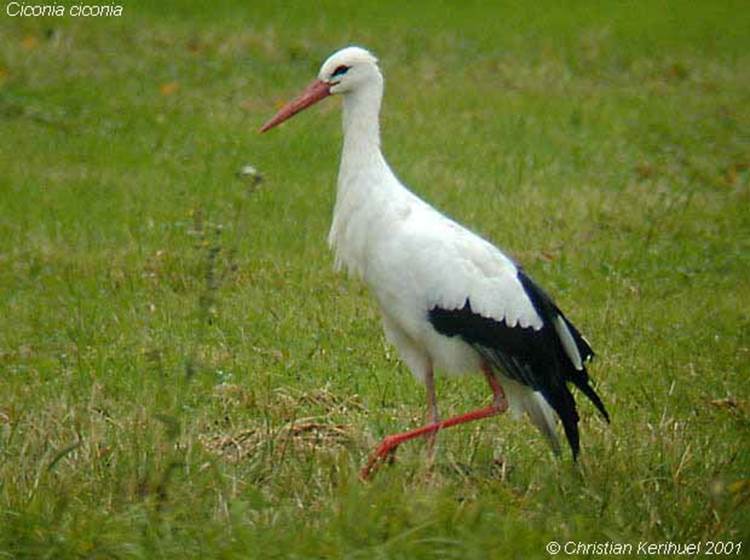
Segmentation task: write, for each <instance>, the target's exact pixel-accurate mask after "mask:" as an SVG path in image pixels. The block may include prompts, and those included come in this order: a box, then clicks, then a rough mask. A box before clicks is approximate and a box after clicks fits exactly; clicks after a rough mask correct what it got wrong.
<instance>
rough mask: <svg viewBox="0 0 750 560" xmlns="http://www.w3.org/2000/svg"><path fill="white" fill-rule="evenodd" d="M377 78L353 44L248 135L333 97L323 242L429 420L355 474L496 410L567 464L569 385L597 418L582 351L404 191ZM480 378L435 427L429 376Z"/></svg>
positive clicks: (545, 310)
mask: <svg viewBox="0 0 750 560" xmlns="http://www.w3.org/2000/svg"><path fill="white" fill-rule="evenodd" d="M383 90H384V79H383V75H382V73H381V71H380V68H379V65H378V59H377V58H376V57H375V56H374V55H373V54H372V53H371V52H370V51H368V50H366V49H364V48H362V47H360V46H347V47H345V48H343V49H341V50H338V51H336V52H334V53H333V54H332V55H330V56H329V57H328V58H327V59H326V60H325V62H324V63H323V65H322V66H321V68H320V71H319V73H318V76H317V78H316V79H315V80H314V81H312V83H310V84H309V85H308V86H307V87H306V88H305V89H304V91H302V93H301V94H300V95H298V96H297V97H296V98H294V99H293V100H292V101H290V102H288V103H287V104H285V105H284V106H283V107H281V109H279V110H278V112H277V113H276V114H275V115H274V116H273V117H272V118H271V119H270V120H268V121H267V122H266V123H265V124H264V125H263V126H262V127H261V128H260V130H259V132H261V133H262V132H266V131H268V130H270V129H272V128H274V127H276V126H278V125H280V124H281V123H283V122H284V121H286V120H287V119H289V118H291V117H292V116H294V115H296V114H297V113H299V112H300V111H303V110H304V109H306V108H308V107H310V106H311V105H313V104H315V103H317V102H319V101H321V100H323V99H325V98H327V97H330V96H341V98H342V100H343V101H342V110H343V116H342V123H343V145H342V149H341V162H340V166H339V173H338V181H337V188H336V201H335V204H334V209H333V219H332V223H331V228H330V232H329V235H328V242H329V245H330V247H331V248H332V250H333V253H334V263H335V264H334V266H335V268H336V269H337V270H340V269H342V268H343V269H346V271H347V272H348V273H349V274H350V275H352V276H354V277H358V278H360V279H361V280H363V281H364V283H365V284H366V285H367V286H368V288H369V291H370V292H371V293H372V295H373V296H374V298H375V300H376V301H377V304H378V306H379V308H380V312H381V316H382V325H383V330H384V332H385V337H386V339H387V340H388V341H389V342H390V343H391V344H392V345H393V346H395V347H396V349H397V351H398V354H399V356H400V358H401V360H402V362H404V363H405V365H406V366H407V368H408V369H409V370H410V371H411V373H412V374H413V376H414V377H415V378H416V379H417V380H418V381H420V382H422V383H423V384H424V387H425V391H426V399H427V416H428V418H429V422H428V423H427V424H425V425H424V426H422V427H420V428H416V429H412V430H409V431H405V432H401V433H397V434H393V435H389V436H387V437H385V438H384V439H383V440H382V442H381V443H380V444H379V445H378V446H377V447H376V448H375V450H374V452H373V453H372V454H371V455H370V457H369V459H368V461H367V463H366V464H365V465H364V467H363V468H362V469H361V471H360V476H361V478H362V479H368V478H370V477H371V476H372V475H373V473H374V472H375V471H376V469H377V468H378V467H379V466H380V465H381V464H382V463H383V462H385V461H386V460H389V459H393V457H394V454H395V451H396V449H397V448H398V447H399V446H400V445H401V444H403V443H404V442H406V441H409V440H412V439H415V438H419V437H426V438H427V439H428V442H429V446H430V449H432V445H433V443H434V440H435V436H436V434H437V433H438V432H439V431H440V430H443V429H446V428H450V427H451V426H455V425H459V424H463V423H466V422H472V421H476V420H480V419H483V418H488V417H491V416H496V415H499V414H501V413H504V412H506V411H508V410H509V411H511V413H512V414H513V415H514V416H515V417H519V416H522V415H523V414H524V413H525V414H526V415H527V416H528V418H529V419H530V420H531V422H532V423H533V424H534V425H535V426H536V427H537V428H538V430H539V431H540V432H541V434H543V436H544V437H545V438H546V439H547V440H548V441H549V443H550V445H551V447H552V449H553V451H554V452H555V453H556V454H558V455H559V454H560V452H561V451H560V443H559V440H558V437H557V432H556V419H555V415H556V416H557V417H558V418H559V420H560V422H561V423H562V427H563V431H564V434H565V436H566V438H567V441H568V444H569V446H570V449H571V452H572V456H573V460H574V461H575V460H576V458H577V457H578V454H579V450H580V442H579V430H578V422H579V415H578V411H577V406H576V401H575V398H574V396H573V393H572V392H571V390H570V387H569V385H571V384H572V386H574V387H576V388H577V389H578V390H580V391H581V392H582V393H583V394H584V395H585V396H586V397H588V399H589V400H590V401H591V402H592V403H593V404H594V406H595V407H596V409H598V411H599V412H600V414H601V416H602V417H603V418H604V419H605V420H606V421H607V422H609V421H610V417H609V413H608V412H607V409H606V408H605V406H604V403H603V402H602V400H601V398H600V397H599V395H598V394H597V392H596V391H595V390H594V388H593V387H592V385H591V383H590V378H589V375H588V372H587V369H586V366H587V364H588V362H589V361H590V360H591V359H592V358H593V357H594V351H593V350H592V348H591V345H590V344H589V342H588V341H587V340H586V339H585V338H584V337H583V335H582V334H581V333H580V331H579V330H578V328H576V327H575V325H574V324H573V323H572V322H571V321H570V320H569V319H568V318H567V317H566V316H565V315H564V314H563V312H562V311H561V310H560V308H559V307H558V306H557V304H556V303H555V302H554V301H553V299H552V297H551V296H550V295H549V294H548V293H547V292H546V291H544V290H543V289H542V288H541V287H540V286H539V284H537V283H536V282H535V281H534V280H532V278H531V277H530V276H529V275H528V274H527V273H526V271H525V270H524V269H523V268H522V267H521V266H520V265H519V264H517V263H516V262H515V261H514V260H513V259H512V258H510V257H508V256H507V255H506V254H505V253H503V252H502V251H501V250H500V249H498V248H497V247H496V246H495V245H493V244H492V243H490V242H489V241H487V240H486V239H484V238H483V237H481V236H480V235H478V234H476V233H474V232H473V231H471V230H469V229H467V228H465V227H464V226H462V225H460V224H459V223H457V222H456V221H454V220H453V219H451V218H449V217H448V216H446V215H444V214H443V213H441V212H440V211H438V210H437V209H435V208H434V207H433V206H432V205H430V204H428V203H427V202H425V201H424V200H422V199H421V198H420V197H419V196H417V195H416V194H415V193H414V192H413V191H411V190H410V189H409V188H407V187H406V186H405V185H404V184H403V183H402V182H401V181H400V180H399V179H398V177H397V176H396V175H395V174H394V172H393V171H392V170H391V168H390V166H389V165H388V163H387V162H386V160H385V157H384V156H383V153H382V150H381V142H380V107H381V102H382V98H383ZM436 371H437V372H440V373H443V374H448V375H463V374H470V373H476V374H481V375H483V376H484V377H485V379H486V380H487V383H488V385H489V388H490V390H491V392H492V402H491V403H490V404H489V405H487V406H484V407H480V408H477V409H475V410H472V411H470V412H467V413H464V414H460V415H457V416H453V417H450V418H446V419H441V416H440V414H439V410H438V404H437V396H436V391H435V372H436Z"/></svg>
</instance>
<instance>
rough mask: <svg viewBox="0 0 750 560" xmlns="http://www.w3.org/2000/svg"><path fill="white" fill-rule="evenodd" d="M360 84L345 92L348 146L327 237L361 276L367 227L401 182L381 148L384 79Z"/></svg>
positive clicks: (340, 257)
mask: <svg viewBox="0 0 750 560" xmlns="http://www.w3.org/2000/svg"><path fill="white" fill-rule="evenodd" d="M376 78H377V79H372V80H371V81H369V82H367V83H365V84H362V86H361V87H360V88H359V89H357V90H356V91H352V92H349V93H347V94H345V95H344V115H343V126H344V146H343V150H342V153H341V167H340V169H339V179H338V189H337V193H336V206H335V208H334V210H333V223H332V224H331V231H330V233H329V236H328V241H329V243H330V244H331V245H332V246H333V248H334V251H335V252H336V263H337V266H340V265H342V264H343V265H346V266H347V268H348V269H349V270H350V271H352V272H354V273H356V274H359V275H362V273H363V268H362V265H363V263H364V262H365V260H366V259H365V258H364V253H363V251H364V250H365V244H366V240H367V235H366V234H367V232H366V229H365V228H368V227H377V222H378V221H379V220H380V219H382V217H383V212H384V206H385V205H384V199H385V198H387V197H388V196H389V193H390V192H391V189H393V187H394V185H398V181H396V179H395V177H394V176H393V173H392V172H391V170H390V168H389V167H388V164H387V163H386V162H385V159H384V158H383V155H382V153H381V152H380V123H379V117H380V101H381V99H382V97H383V81H382V78H381V77H380V75H379V74H378V75H377V76H376Z"/></svg>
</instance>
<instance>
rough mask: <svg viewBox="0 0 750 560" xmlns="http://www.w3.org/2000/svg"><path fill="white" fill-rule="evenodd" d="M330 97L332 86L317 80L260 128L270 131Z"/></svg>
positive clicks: (263, 130)
mask: <svg viewBox="0 0 750 560" xmlns="http://www.w3.org/2000/svg"><path fill="white" fill-rule="evenodd" d="M329 95H331V86H329V85H328V84H327V83H325V82H323V81H321V80H315V81H314V82H313V83H311V84H310V85H309V86H307V87H306V88H305V91H303V92H302V93H301V94H300V95H299V96H298V97H297V98H296V99H294V100H292V101H290V102H289V103H287V104H286V105H284V106H283V107H282V108H281V109H280V110H279V112H278V113H276V114H275V115H274V116H273V118H272V119H271V120H270V121H268V122H267V123H266V124H264V125H263V126H262V127H261V128H260V132H265V131H266V130H270V129H271V128H273V127H274V126H276V125H277V124H281V123H283V122H284V121H285V120H287V119H288V118H291V117H293V116H294V115H296V114H297V113H299V112H300V111H302V110H303V109H307V108H308V107H309V106H310V105H313V104H315V103H317V102H318V101H320V100H321V99H323V98H325V97H328V96H329Z"/></svg>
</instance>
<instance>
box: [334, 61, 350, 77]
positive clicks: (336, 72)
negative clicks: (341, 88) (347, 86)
mask: <svg viewBox="0 0 750 560" xmlns="http://www.w3.org/2000/svg"><path fill="white" fill-rule="evenodd" d="M349 68H351V66H345V65H343V64H342V65H341V66H339V67H338V68H336V70H334V71H333V74H331V78H335V77H336V76H343V75H344V74H346V73H347V72H348V71H349Z"/></svg>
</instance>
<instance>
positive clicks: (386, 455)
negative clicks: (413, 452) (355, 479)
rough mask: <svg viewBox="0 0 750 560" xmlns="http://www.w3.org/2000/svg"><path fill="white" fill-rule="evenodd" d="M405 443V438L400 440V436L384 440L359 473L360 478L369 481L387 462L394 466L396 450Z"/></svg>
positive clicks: (388, 437)
mask: <svg viewBox="0 0 750 560" xmlns="http://www.w3.org/2000/svg"><path fill="white" fill-rule="evenodd" d="M403 441H404V440H403V438H400V437H399V434H396V435H392V436H387V437H386V438H384V439H383V441H381V442H380V445H378V447H377V448H376V449H375V451H374V452H373V454H372V455H371V456H370V459H369V460H368V461H367V464H366V465H365V466H364V467H363V468H362V470H361V471H360V472H359V478H360V479H361V480H369V478H370V475H371V474H372V473H373V472H374V471H375V470H377V469H378V468H379V467H380V465H382V464H383V463H385V462H387V463H388V464H392V463H393V462H394V461H395V460H396V449H397V448H398V446H399V445H400V444H401V443H402V442H403Z"/></svg>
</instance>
